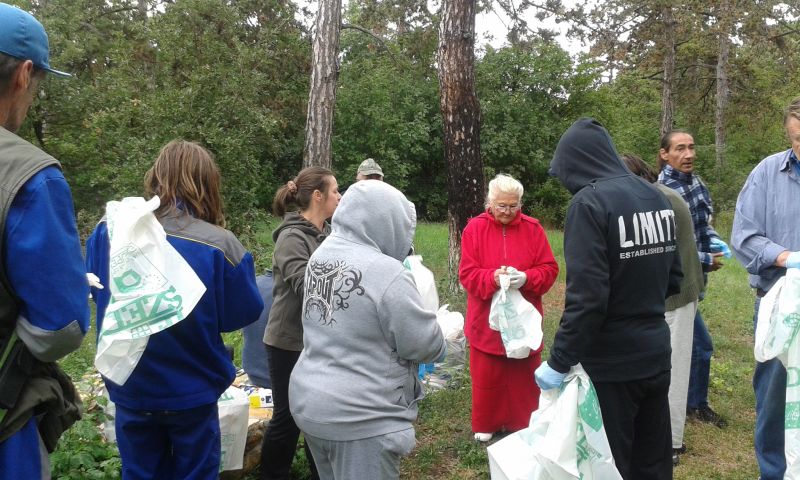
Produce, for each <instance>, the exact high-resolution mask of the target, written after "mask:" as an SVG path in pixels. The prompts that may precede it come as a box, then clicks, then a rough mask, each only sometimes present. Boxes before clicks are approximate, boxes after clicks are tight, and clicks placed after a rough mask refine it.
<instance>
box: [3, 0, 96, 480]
mask: <svg viewBox="0 0 800 480" xmlns="http://www.w3.org/2000/svg"><path fill="white" fill-rule="evenodd" d="M48 57H49V46H48V40H47V34H46V33H45V31H44V28H43V27H42V25H41V24H40V23H39V22H38V21H37V20H36V19H35V18H34V17H33V16H31V15H30V14H29V13H27V12H25V11H23V10H21V9H19V8H17V7H12V6H11V5H7V4H5V3H0V235H2V236H0V262H2V263H1V264H0V480H11V479H23V478H24V479H39V478H50V470H49V462H48V457H47V452H48V451H53V449H54V448H55V445H56V442H57V441H58V437H59V436H60V434H61V433H62V431H63V430H64V429H65V428H67V427H68V426H69V425H70V424H71V423H72V422H74V421H75V420H76V419H77V418H78V417H79V411H78V405H79V403H80V401H79V399H77V398H76V397H77V394H76V392H75V390H74V387H73V386H72V384H71V382H70V380H69V378H68V377H67V376H66V375H65V374H64V373H63V372H62V371H61V370H60V369H59V368H58V366H57V365H56V364H55V361H56V360H58V359H59V358H62V357H63V356H65V355H67V354H68V353H70V352H71V351H73V350H75V349H76V348H78V347H79V346H80V344H81V341H82V340H83V336H84V335H85V333H86V329H87V328H88V325H89V306H88V301H87V299H88V295H89V287H88V285H87V280H86V270H85V268H84V266H83V257H82V255H81V246H80V240H79V238H78V230H77V226H76V225H75V213H74V211H73V206H72V196H71V193H70V190H69V186H67V182H66V180H65V179H64V176H63V175H62V173H61V168H60V165H59V163H58V162H57V161H56V160H55V159H54V158H53V157H51V156H49V155H47V154H46V153H45V152H43V151H41V150H40V149H38V148H36V147H35V146H33V145H31V144H30V143H28V142H26V141H25V140H23V139H22V138H20V137H18V136H17V135H16V134H15V132H16V131H17V130H18V129H19V128H20V126H21V125H22V123H23V121H24V120H25V117H26V116H27V113H28V109H29V108H30V106H31V103H32V102H33V98H34V97H35V95H36V94H37V92H38V91H39V85H40V82H41V80H42V79H43V78H44V75H45V72H50V73H53V74H56V75H66V74H63V73H62V72H58V71H56V70H53V69H52V68H50V65H49V63H48V60H49V58H48Z"/></svg>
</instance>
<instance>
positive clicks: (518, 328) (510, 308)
mask: <svg viewBox="0 0 800 480" xmlns="http://www.w3.org/2000/svg"><path fill="white" fill-rule="evenodd" d="M500 306H501V307H503V308H502V310H500V311H501V313H502V316H503V317H504V318H505V320H506V328H501V329H500V337H501V338H502V339H503V343H504V344H508V342H510V341H511V340H520V339H523V338H525V327H524V326H523V325H522V322H518V321H517V317H519V315H517V309H516V307H515V306H514V302H512V301H511V299H510V298H508V297H506V301H505V302H503V303H501V304H500Z"/></svg>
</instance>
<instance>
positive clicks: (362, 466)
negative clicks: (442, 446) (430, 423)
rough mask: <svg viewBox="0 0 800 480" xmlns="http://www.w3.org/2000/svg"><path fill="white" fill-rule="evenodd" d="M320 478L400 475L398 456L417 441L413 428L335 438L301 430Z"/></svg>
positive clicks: (338, 479) (383, 478)
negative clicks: (320, 436)
mask: <svg viewBox="0 0 800 480" xmlns="http://www.w3.org/2000/svg"><path fill="white" fill-rule="evenodd" d="M303 436H304V437H305V439H306V443H307V444H308V446H309V448H311V453H312V454H313V455H314V462H315V463H316V464H317V471H318V472H319V478H320V479H321V480H350V479H356V478H357V479H380V480H391V479H397V478H400V458H401V457H405V456H406V455H408V454H409V453H411V450H413V449H414V446H415V445H416V443H417V439H416V437H415V436H414V428H413V427H411V428H409V429H407V430H401V431H399V432H392V433H387V434H385V435H378V436H377V437H370V438H364V439H361V440H350V441H336V440H324V439H322V438H318V437H315V436H313V435H309V434H307V433H303Z"/></svg>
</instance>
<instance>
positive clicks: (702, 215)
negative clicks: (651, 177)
mask: <svg viewBox="0 0 800 480" xmlns="http://www.w3.org/2000/svg"><path fill="white" fill-rule="evenodd" d="M658 182H659V183H663V184H664V185H666V186H668V187H669V188H671V189H673V190H675V191H676V192H678V193H679V194H680V195H681V197H683V199H684V200H686V203H688V204H689V211H690V212H691V213H692V222H693V223H694V238H695V241H696V242H697V255H698V256H699V257H700V262H701V263H702V264H703V270H705V271H708V269H709V268H708V267H710V266H711V264H712V263H714V257H712V256H711V238H712V237H716V238H719V234H717V232H716V231H714V229H713V228H712V227H711V224H710V223H709V222H710V220H711V215H713V214H714V207H713V206H712V205H711V196H710V195H709V194H708V187H706V184H705V183H703V181H702V180H700V177H698V176H697V175H693V174H691V173H683V172H680V171H678V170H675V169H674V168H672V167H671V166H669V165H664V169H663V170H661V173H659V174H658Z"/></svg>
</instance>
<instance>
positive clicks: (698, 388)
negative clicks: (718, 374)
mask: <svg viewBox="0 0 800 480" xmlns="http://www.w3.org/2000/svg"><path fill="white" fill-rule="evenodd" d="M713 353H714V344H713V343H712V342H711V335H709V333H708V328H706V322H704V321H703V317H702V315H700V309H699V308H698V309H697V313H695V314H694V336H693V337H692V366H691V367H690V370H689V396H688V398H687V400H686V408H700V407H706V406H708V379H709V375H710V374H711V354H713Z"/></svg>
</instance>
